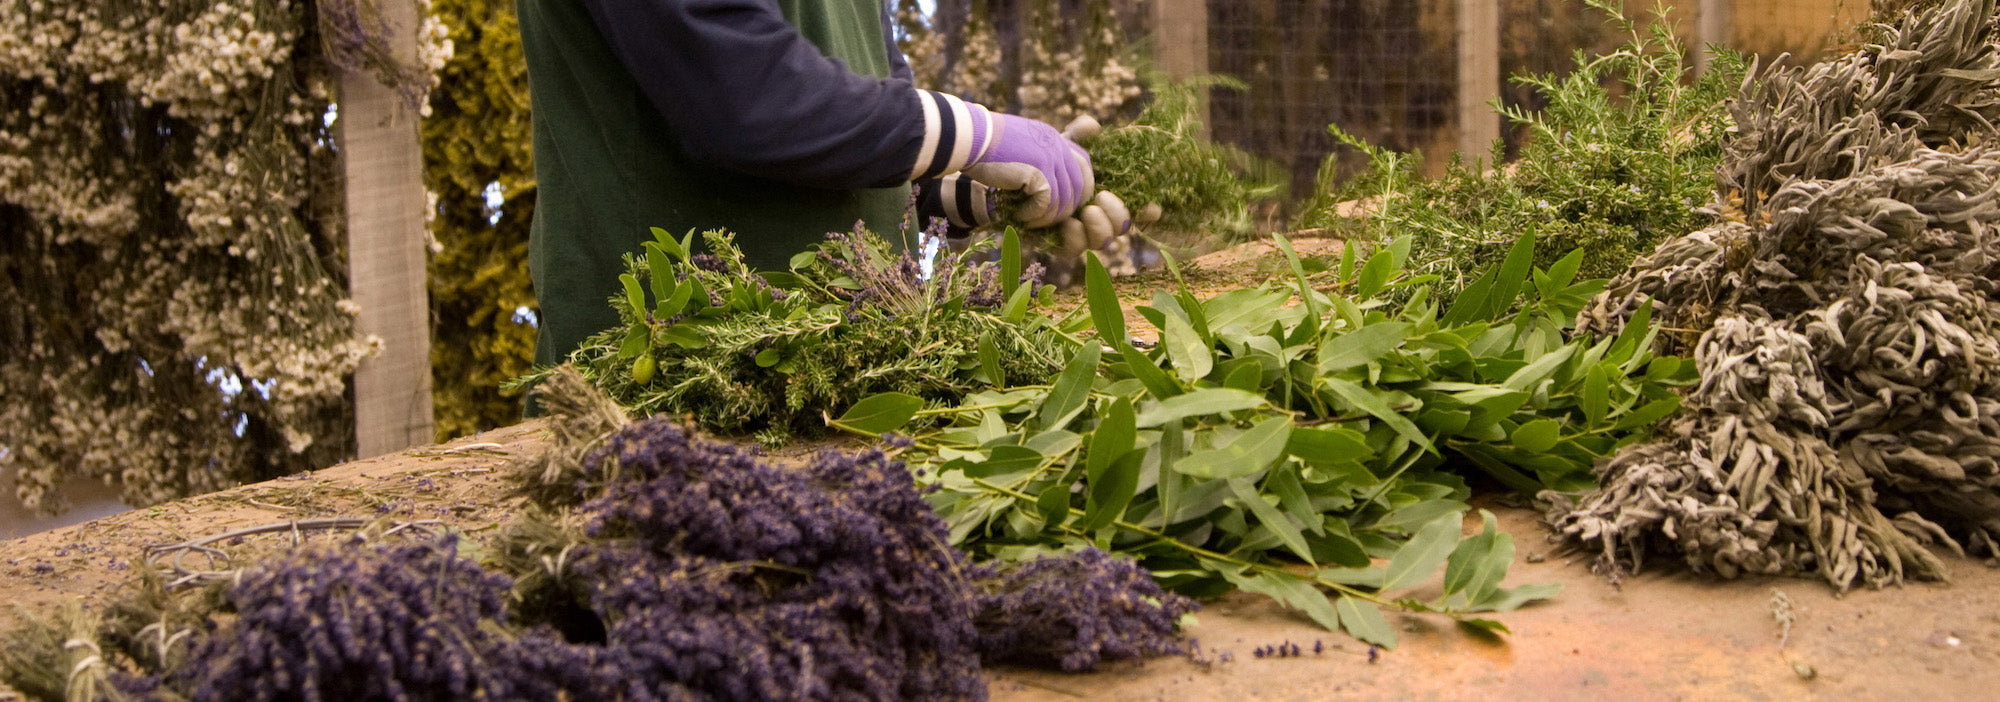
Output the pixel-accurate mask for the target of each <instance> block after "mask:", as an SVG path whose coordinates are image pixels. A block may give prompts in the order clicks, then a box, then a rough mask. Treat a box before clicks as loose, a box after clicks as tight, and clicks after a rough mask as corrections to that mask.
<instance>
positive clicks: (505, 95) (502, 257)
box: [423, 0, 535, 440]
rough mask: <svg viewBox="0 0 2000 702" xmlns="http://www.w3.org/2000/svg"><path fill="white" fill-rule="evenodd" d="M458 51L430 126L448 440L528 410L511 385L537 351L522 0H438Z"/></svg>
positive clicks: (441, 432)
mask: <svg viewBox="0 0 2000 702" xmlns="http://www.w3.org/2000/svg"><path fill="white" fill-rule="evenodd" d="M432 11H433V12H434V13H435V15H434V16H435V17H436V19H437V20H438V21H439V22H441V23H442V24H444V25H445V26H447V27H450V32H451V41H452V45H453V46H454V47H458V48H459V50H458V51H456V52H454V55H453V56H452V59H451V61H450V62H447V63H446V64H444V67H443V69H442V70H441V71H440V72H439V85H438V87H437V89H436V90H434V91H433V92H432V93H431V99H430V107H431V113H430V116H429V117H427V118H425V120H424V125H423V142H424V184H425V186H426V187H428V188H429V189H430V191H431V194H432V196H433V197H435V198H436V203H437V209H436V211H435V213H434V215H435V216H434V218H433V219H432V220H431V234H432V236H434V237H436V239H437V243H438V249H437V253H436V254H435V255H434V256H432V257H431V265H430V294H431V310H432V325H433V326H432V338H431V367H432V376H431V388H432V392H433V402H432V406H433V408H434V412H435V413H436V424H437V433H438V438H439V439H441V440H442V439H448V438H452V437H457V436H463V435H466V434H471V433H474V432H478V431H483V430H486V429H492V428H494V427H500V426H506V425H509V424H513V423H514V422H516V421H519V420H520V418H521V407H522V401H521V395H520V392H519V391H518V390H501V388H500V386H501V384H502V383H504V382H506V381H507V380H510V379H513V378H516V377H520V376H522V375H524V374H526V373H527V372H528V367H529V365H530V364H531V363H532V362H533V360H534V353H535V326H534V324H533V321H532V320H533V314H534V312H533V311H534V309H535V296H534V291H533V289H532V287H531V284H530V282H529V279H528V223H529V222H530V221H531V220H532V218H533V214H534V203H535V170H534V163H533V161H532V160H531V158H530V155H529V142H530V137H529V126H528V67H527V61H526V59H524V58H523V57H522V55H521V30H520V24H519V21H518V20H517V18H516V16H515V14H514V3H513V1H512V0H436V3H435V4H434V5H433V7H432Z"/></svg>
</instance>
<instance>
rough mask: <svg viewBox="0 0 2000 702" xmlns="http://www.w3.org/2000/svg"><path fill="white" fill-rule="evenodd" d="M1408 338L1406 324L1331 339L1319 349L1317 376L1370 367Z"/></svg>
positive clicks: (1388, 324)
mask: <svg viewBox="0 0 2000 702" xmlns="http://www.w3.org/2000/svg"><path fill="white" fill-rule="evenodd" d="M1377 255H1378V256H1380V254H1377ZM1409 335H1410V324H1409V323H1407V322H1383V323H1380V324H1371V325H1368V326H1365V327H1362V328H1360V329H1356V330H1354V331H1351V332H1348V333H1345V334H1341V335H1339V336H1336V337H1333V338H1332V339H1329V340H1328V341H1327V342H1326V343H1324V344H1321V345H1320V349H1319V372H1320V374H1322V375H1324V374H1328V373H1337V372H1340V371H1343V370H1347V369H1349V368H1354V367H1357V366H1364V365H1367V364H1370V363H1374V362H1375V361H1376V360H1378V359H1380V358H1382V356H1384V355H1386V354H1388V353H1389V352H1390V351H1394V350H1396V348H1397V347H1400V346H1402V345H1403V343H1404V342H1405V341H1407V340H1408V339H1409Z"/></svg>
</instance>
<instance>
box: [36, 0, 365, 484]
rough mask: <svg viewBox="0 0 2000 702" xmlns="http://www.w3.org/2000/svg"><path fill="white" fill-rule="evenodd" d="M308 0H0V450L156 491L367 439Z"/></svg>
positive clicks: (318, 461) (325, 458)
mask: <svg viewBox="0 0 2000 702" xmlns="http://www.w3.org/2000/svg"><path fill="white" fill-rule="evenodd" d="M315 18H316V11H315V7H314V5H313V4H312V3H309V2H288V1H286V0H223V1H221V2H157V1H153V0H149V1H147V2H134V1H129V0H121V1H111V2H92V3H50V2H29V1H26V0H12V1H9V2H4V3H0V300H5V301H6V304H4V305H0V387H5V388H6V398H7V401H6V402H5V403H4V405H0V467H10V468H13V469H15V470H16V481H17V482H16V485H17V489H16V492H17V496H18V497H19V498H20V499H21V500H22V502H23V503H25V504H26V505H27V506H29V507H31V508H35V509H39V510H42V511H56V510H59V509H61V508H62V506H63V496H62V495H61V494H60V493H59V492H58V491H56V490H55V489H54V488H55V486H56V485H58V484H59V483H60V482H61V480H62V479H63V478H64V477H67V476H84V477H90V478H102V479H105V480H116V481H118V482H119V483H120V484H121V485H122V489H123V496H124V498H125V499H126V500H127V501H129V502H142V503H143V502H153V501H158V500H162V499H167V498H170V497H174V496H178V495H183V494H188V493H191V492H197V491H203V490H210V489H215V488H219V487H222V486H225V485H228V484H231V483H233V482H234V481H237V480H242V479H248V478H255V477H260V476H272V475H277V474H281V473H286V472H291V471H295V470H298V469H301V468H308V467H314V466H319V465H325V464H328V463H331V462H333V460H334V459H336V458H338V457H340V456H343V455H345V454H347V453H349V452H350V445H351V443H352V438H351V434H352V431H351V422H352V420H351V417H350V410H349V408H348V405H347V403H346V402H344V400H343V396H344V394H345V393H346V391H347V385H346V382H345V377H346V376H347V374H348V373H349V372H350V371H352V369H353V368H354V365H355V363H356V362H357V361H358V360H359V359H360V358H361V357H362V356H363V355H365V354H366V353H367V352H368V350H369V342H368V341H367V340H365V339H361V338H357V337H356V335H355V332H354V322H353V313H354V312H355V310H354V309H353V308H352V306H351V304H350V303H346V302H345V301H344V298H345V290H346V284H345V277H346V273H345V270H344V262H345V252H344V251H343V249H342V245H341V237H340V231H341V228H340V223H339V220H338V211H337V206H338V203H339V202H340V191H339V189H338V181H337V179H336V178H335V177H334V176H335V172H334V171H333V170H332V166H333V161H334V151H333V150H332V142H331V137H330V134H331V130H330V129H329V128H328V124H327V121H326V120H325V119H324V118H323V116H324V115H325V113H326V111H327V105H328V101H329V92H330V89H331V84H330V81H329V75H330V70H329V64H328V61H327V60H326V59H325V58H324V57H323V56H322V54H321V51H320V49H319V46H320V41H319V38H320V37H321V36H323V35H322V34H321V33H320V28H319V27H317V26H315V25H316V20H315Z"/></svg>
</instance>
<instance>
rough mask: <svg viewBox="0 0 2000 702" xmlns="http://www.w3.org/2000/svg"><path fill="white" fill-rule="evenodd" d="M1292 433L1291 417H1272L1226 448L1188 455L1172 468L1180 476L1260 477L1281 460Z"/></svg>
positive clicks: (1213, 477)
mask: <svg viewBox="0 0 2000 702" xmlns="http://www.w3.org/2000/svg"><path fill="white" fill-rule="evenodd" d="M1291 432H1292V419H1291V417H1272V418H1270V419H1266V420H1264V421H1261V422H1258V423H1257V424H1256V425H1255V426H1252V427H1251V428H1250V430H1249V431H1245V432H1243V433H1242V434H1238V435H1237V436H1236V439H1235V440H1234V441H1231V442H1229V444H1228V445H1225V446H1222V447H1219V448H1213V449H1209V450H1206V451H1196V452H1194V453H1191V454H1188V455H1187V457H1186V458H1182V459H1181V460H1180V461H1178V462H1176V463H1174V465H1173V466H1172V468H1173V470H1175V471H1177V472H1179V473H1181V474H1182V475H1186V476H1189V477H1194V478H1205V479H1221V478H1243V477H1250V476H1255V475H1260V474H1262V473H1263V472H1264V471H1265V470H1266V469H1268V468H1270V467H1271V464H1273V463H1276V462H1277V461H1278V459H1280V458H1283V457H1284V455H1285V442H1286V441H1287V440H1288V439H1289V438H1290V437H1291Z"/></svg>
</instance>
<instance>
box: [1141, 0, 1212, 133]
mask: <svg viewBox="0 0 2000 702" xmlns="http://www.w3.org/2000/svg"><path fill="white" fill-rule="evenodd" d="M1153 62H1154V63H1155V64H1156V65H1158V66H1159V68H1160V71H1161V72H1163V73H1165V74H1167V77H1168V78H1171V79H1174V80H1187V79H1189V78H1193V77H1195V76H1203V75H1208V0H1153ZM1207 95H1208V93H1207V91H1202V92H1201V96H1202V106H1201V113H1200V115H1199V116H1200V117H1201V136H1202V137H1203V138H1207V137H1208V100H1207Z"/></svg>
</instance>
